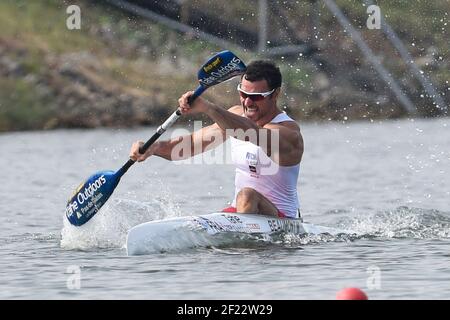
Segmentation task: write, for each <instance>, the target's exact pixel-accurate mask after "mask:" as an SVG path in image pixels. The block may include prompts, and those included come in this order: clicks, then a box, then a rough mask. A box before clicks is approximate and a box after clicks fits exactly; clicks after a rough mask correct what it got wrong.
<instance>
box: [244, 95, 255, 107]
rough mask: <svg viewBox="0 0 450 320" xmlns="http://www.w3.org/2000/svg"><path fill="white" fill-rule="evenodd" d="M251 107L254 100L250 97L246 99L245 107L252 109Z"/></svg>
mask: <svg viewBox="0 0 450 320" xmlns="http://www.w3.org/2000/svg"><path fill="white" fill-rule="evenodd" d="M251 105H253V100H252V99H250V98H249V97H247V98H245V100H244V106H245V107H250V106H251Z"/></svg>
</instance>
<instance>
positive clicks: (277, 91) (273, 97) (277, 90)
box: [271, 88, 281, 99]
mask: <svg viewBox="0 0 450 320" xmlns="http://www.w3.org/2000/svg"><path fill="white" fill-rule="evenodd" d="M280 91H281V88H277V89H276V90H275V91H274V92H273V93H272V95H271V98H272V99H276V98H278V95H279V94H280Z"/></svg>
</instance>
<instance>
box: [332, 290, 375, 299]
mask: <svg viewBox="0 0 450 320" xmlns="http://www.w3.org/2000/svg"><path fill="white" fill-rule="evenodd" d="M336 300H369V298H368V297H367V295H366V294H365V293H364V291H362V290H361V289H358V288H345V289H342V290H341V291H339V292H338V293H337V294H336Z"/></svg>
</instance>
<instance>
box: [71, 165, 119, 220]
mask: <svg viewBox="0 0 450 320" xmlns="http://www.w3.org/2000/svg"><path fill="white" fill-rule="evenodd" d="M121 176H122V175H121V174H120V173H119V172H115V171H99V172H97V173H94V174H93V175H92V176H90V177H89V178H88V179H87V180H86V182H84V183H82V184H80V186H79V187H78V188H77V189H76V190H75V192H74V194H73V196H72V198H70V200H69V201H68V202H67V205H66V217H67V219H69V222H70V223H71V224H73V225H74V226H81V225H83V224H85V223H86V222H87V221H89V219H91V218H92V217H93V216H94V215H95V214H96V213H97V212H98V211H99V210H100V208H101V207H102V206H103V204H105V202H106V201H107V200H108V198H109V197H110V196H111V194H112V193H113V191H114V189H115V188H116V186H117V184H118V183H119V181H120V178H121Z"/></svg>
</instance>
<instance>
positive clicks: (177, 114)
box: [118, 99, 193, 177]
mask: <svg viewBox="0 0 450 320" xmlns="http://www.w3.org/2000/svg"><path fill="white" fill-rule="evenodd" d="M189 100H190V101H189V103H191V102H192V101H193V99H189ZM180 116H181V111H180V110H177V111H175V112H174V113H173V114H172V115H171V116H170V117H169V118H168V119H167V120H166V121H165V122H164V123H163V124H162V125H161V126H160V127H159V128H158V130H156V132H155V134H154V135H152V136H151V137H150V139H148V140H147V142H146V143H144V145H143V146H142V147H140V148H139V153H140V154H144V153H145V152H146V151H147V149H148V148H150V146H151V145H152V144H153V143H154V142H155V141H156V140H158V138H159V137H161V136H162V134H163V133H164V132H165V131H166V130H167V128H168V127H170V126H171V125H172V124H173V123H174V122H175V121H176V120H177V119H178V118H179V117H180ZM135 162H136V161H134V160H133V159H129V160H128V161H127V162H126V163H125V164H124V165H123V166H122V168H120V169H119V171H118V172H119V176H120V177H121V176H123V175H124V174H125V172H127V171H128V169H130V167H131V166H132V165H133V164H134V163H135Z"/></svg>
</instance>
